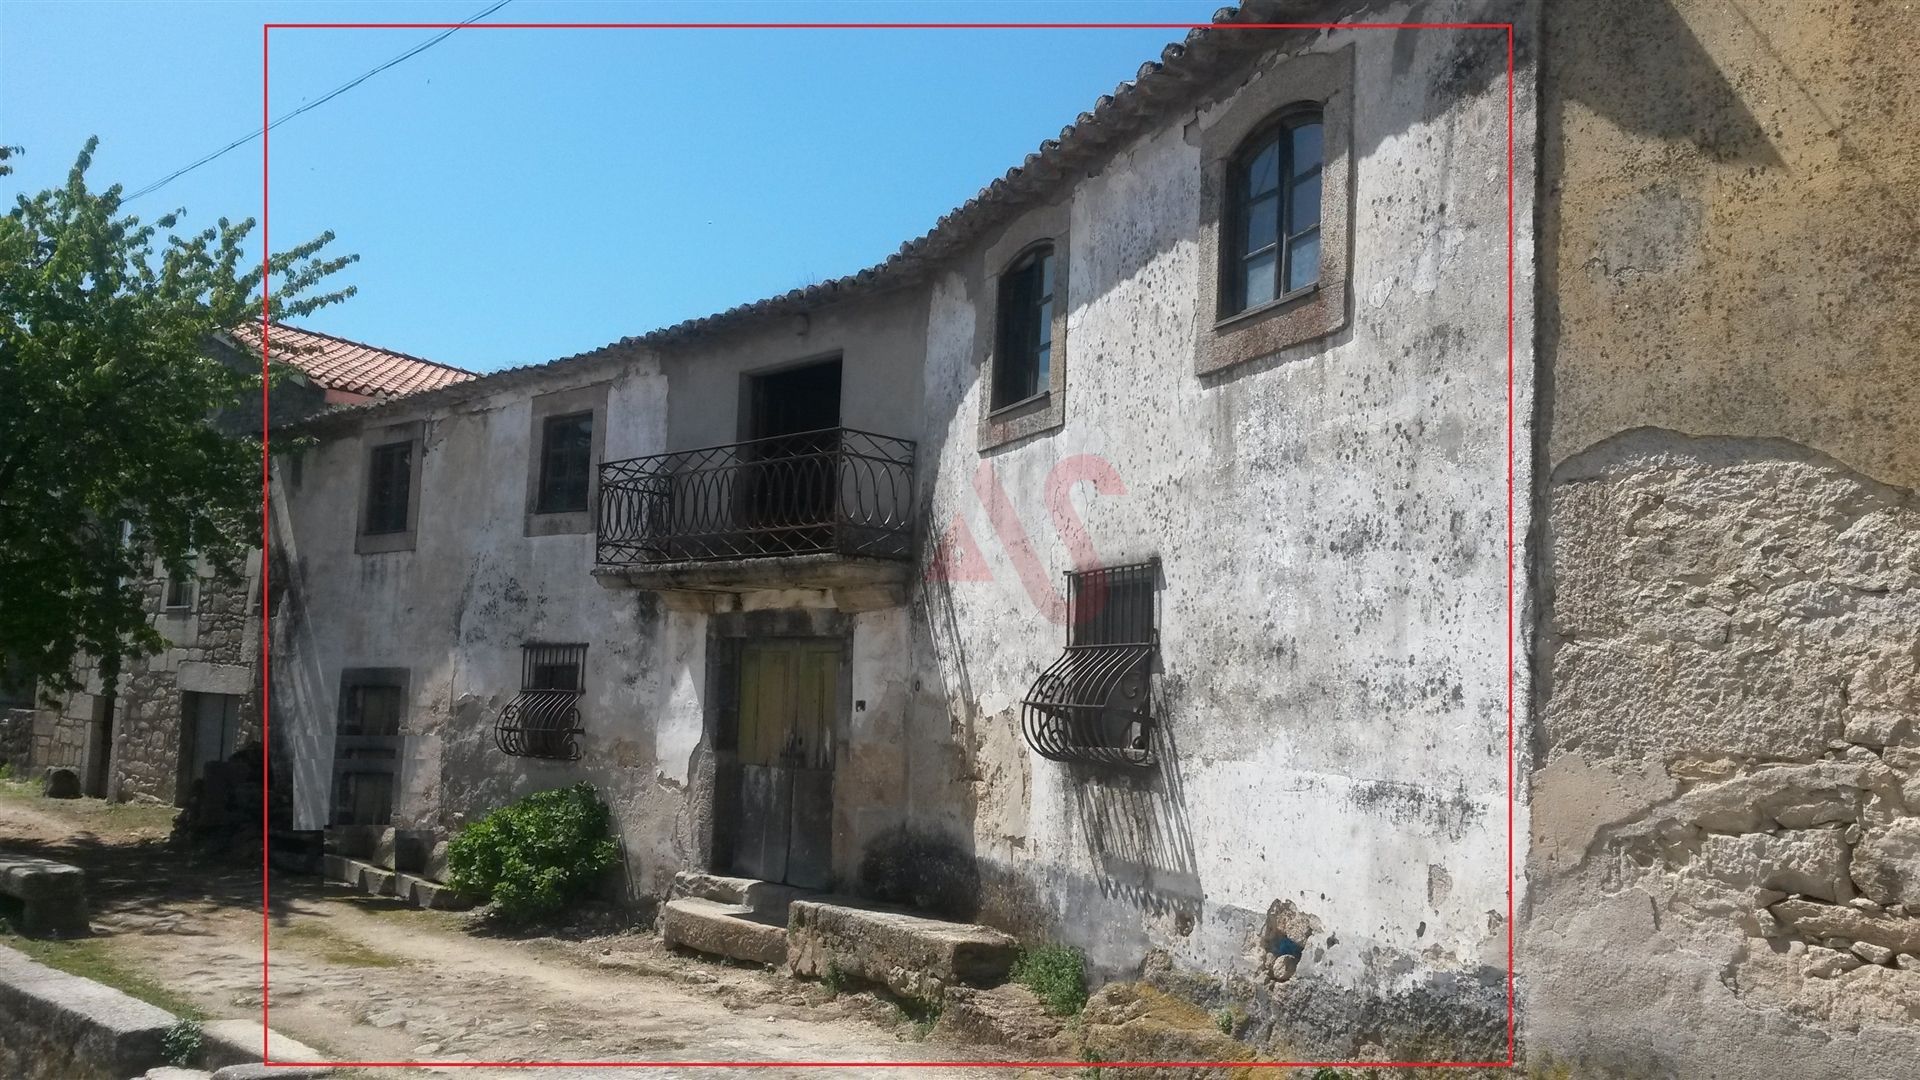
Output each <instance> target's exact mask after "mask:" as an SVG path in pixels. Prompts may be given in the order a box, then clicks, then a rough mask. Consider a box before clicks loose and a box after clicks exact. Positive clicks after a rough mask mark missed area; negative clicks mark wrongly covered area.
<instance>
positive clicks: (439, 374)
mask: <svg viewBox="0 0 1920 1080" xmlns="http://www.w3.org/2000/svg"><path fill="white" fill-rule="evenodd" d="M233 336H234V337H235V338H237V339H239V340H240V341H242V342H243V343H245V344H246V345H247V347H248V348H250V349H254V350H258V349H259V348H260V327H259V325H258V324H257V323H254V324H248V325H245V326H241V327H236V328H235V329H234V331H233ZM268 344H269V345H270V346H271V347H272V350H273V358H274V359H275V360H279V361H284V362H286V363H287V364H290V365H292V366H293V367H296V368H299V369H300V370H301V371H302V372H304V373H305V374H306V376H307V377H308V378H309V379H312V380H313V381H314V382H315V383H318V384H319V385H320V386H322V387H324V388H326V389H328V390H344V391H346V392H348V393H351V394H365V395H367V396H368V397H375V398H394V397H402V396H404V395H407V394H417V393H419V392H421V391H423V390H438V389H440V388H441V387H443V386H452V385H453V384H455V383H463V382H470V381H472V380H473V379H475V378H478V376H477V375H475V374H474V373H473V372H471V371H467V370H466V369H464V368H457V367H454V366H453V365H451V364H439V363H435V362H434V361H432V360H422V359H421V358H420V357H417V356H409V355H407V354H406V353H403V352H394V351H393V350H392V349H381V348H376V347H374V346H372V345H366V344H362V343H361V342H358V341H350V340H348V339H347V338H343V337H335V336H334V335H332V334H323V333H320V332H319V331H317V330H304V329H301V328H300V327H297V326H288V325H286V324H284V323H276V324H275V325H274V327H273V334H272V337H271V339H270V341H269V343H268Z"/></svg>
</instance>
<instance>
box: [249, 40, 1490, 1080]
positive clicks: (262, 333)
mask: <svg viewBox="0 0 1920 1080" xmlns="http://www.w3.org/2000/svg"><path fill="white" fill-rule="evenodd" d="M276 29H280V31H296V29H298V31H311V29H351V31H367V29H417V31H444V29H467V31H563V29H572V31H580V29H595V31H824V29H837V31H962V29H966V31H1020V29H1025V31H1194V29H1210V31H1344V29H1384V31H1496V29H1498V31H1505V37H1507V546H1505V548H1507V550H1505V557H1507V605H1505V607H1507V617H1505V632H1507V646H1505V653H1507V678H1505V692H1507V1059H1505V1061H1102V1063H1098V1065H1100V1068H1221V1067H1235V1068H1236V1067H1248V1068H1392V1067H1400V1068H1513V1067H1515V969H1513V821H1515V813H1513V798H1515V794H1513V782H1515V778H1513V759H1515V700H1513V698H1515V688H1513V661H1515V648H1513V626H1515V623H1513V615H1515V611H1513V584H1515V578H1513V573H1515V571H1513V536H1515V532H1513V528H1515V527H1513V455H1515V448H1513V432H1515V421H1513V404H1515V392H1513V373H1515V371H1513V92H1515V90H1513V23H261V27H259V69H261V86H259V115H261V138H259V242H261V282H259V323H261V327H259V340H261V405H259V419H261V457H259V471H261V490H259V519H261V561H259V575H261V596H267V590H269V584H271V582H269V573H271V571H269V559H267V546H269V544H271V536H273V519H271V505H269V488H271V459H273V446H271V429H269V423H267V421H269V409H267V398H269V390H267V356H269V334H271V319H269V296H271V292H269V279H271V273H273V248H271V246H269V242H267V234H269V233H267V229H269V217H267V206H269V204H267V175H269V173H267V161H269V156H267V146H269V138H271V131H269V127H271V123H273V117H271V113H269V108H267V94H269V75H267V73H269V61H267V50H269V40H271V31H276ZM259 636H261V642H259V653H261V717H259V723H261V748H263V749H265V748H267V746H269V742H267V740H269V726H271V724H269V715H271V705H273V686H271V682H273V676H271V671H273V669H271V663H273V661H271V636H273V634H271V621H269V619H263V621H261V628H259ZM269 757H271V755H269V753H261V765H259V771H261V788H263V790H265V792H269V796H271V780H269V771H267V761H269ZM271 803H273V799H271V798H263V799H261V811H259V815H261V822H259V824H261V832H259V872H261V876H259V901H261V903H259V907H261V942H259V970H261V986H259V990H261V997H259V1026H261V1063H263V1065H269V1067H282V1068H298V1067H313V1065H334V1067H342V1068H413V1067H438V1068H593V1067H601V1068H755V1067H766V1068H995V1067H1000V1068H1018V1067H1029V1068H1031V1067H1041V1068H1046V1067H1054V1068H1083V1067H1087V1063H1085V1061H332V1063H321V1061H273V1057H271V1053H269V1049H271V1047H269V1038H271V1036H269V1032H271V1028H269V1026H267V1013H269V963H267V955H269V938H271V934H273V919H271V915H269V911H271V905H269V874H271V869H269V865H267V846H269V842H267V836H269V817H267V815H269V809H267V807H269V805H271Z"/></svg>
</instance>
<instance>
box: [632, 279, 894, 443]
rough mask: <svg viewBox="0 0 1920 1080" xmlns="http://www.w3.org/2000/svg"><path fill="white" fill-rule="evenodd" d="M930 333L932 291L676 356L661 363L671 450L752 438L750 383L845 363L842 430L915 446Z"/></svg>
mask: <svg viewBox="0 0 1920 1080" xmlns="http://www.w3.org/2000/svg"><path fill="white" fill-rule="evenodd" d="M925 327H926V293H925V291H924V290H921V289H904V290H900V291H898V292H893V293H889V294H886V295H883V296H881V297H878V298H876V299H871V300H864V301H860V302H848V303H845V304H839V305H836V306H833V307H826V308H822V309H820V310H817V311H815V312H813V313H811V314H809V315H797V316H793V317H792V318H790V319H785V320H780V321H777V322H776V323H774V324H773V325H771V326H766V327H758V328H755V329H753V330H749V331H744V332H738V333H729V334H719V335H714V336H711V337H707V338H702V339H698V340H695V341H693V342H690V343H688V344H686V345H683V346H680V347H677V348H674V349H672V350H671V351H669V352H666V353H665V354H664V355H662V357H661V371H662V373H663V374H664V375H666V377H667V380H668V382H669V383H671V385H672V387H673V392H672V393H671V394H670V395H669V398H668V402H667V434H668V444H669V445H668V448H669V449H673V450H691V449H695V448H698V447H703V446H717V445H719V444H721V443H730V442H734V441H736V440H739V439H745V438H748V437H749V435H750V434H751V433H750V432H749V430H748V423H749V415H750V410H749V409H748V404H747V401H748V399H747V376H749V375H751V374H757V373H760V372H764V371H767V370H772V369H779V368H783V367H789V366H792V365H796V364H800V363H804V362H807V361H812V360H830V359H833V358H834V357H836V356H837V357H839V358H840V424H841V426H842V427H851V428H859V429H860V430H862V431H872V432H876V433H878V434H882V435H892V436H897V437H903V438H911V437H912V435H913V433H914V432H915V431H917V430H919V428H920V411H919V405H920V374H921V366H920V357H921V354H922V353H923V352H924V351H925V348H926V333H925Z"/></svg>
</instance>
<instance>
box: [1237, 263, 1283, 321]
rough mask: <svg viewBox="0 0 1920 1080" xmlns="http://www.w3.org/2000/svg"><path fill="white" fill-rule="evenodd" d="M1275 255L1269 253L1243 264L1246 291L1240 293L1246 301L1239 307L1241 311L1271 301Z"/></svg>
mask: <svg viewBox="0 0 1920 1080" xmlns="http://www.w3.org/2000/svg"><path fill="white" fill-rule="evenodd" d="M1276 254H1278V253H1277V252H1273V251H1269V252H1267V253H1266V254H1264V255H1255V256H1254V257H1253V258H1251V259H1248V260H1247V261H1246V262H1245V263H1244V264H1243V265H1244V273H1245V274H1246V282H1247V287H1246V290H1245V291H1244V292H1243V293H1242V295H1243V296H1244V297H1245V300H1246V302H1245V303H1243V304H1242V305H1241V307H1242V308H1243V309H1244V308H1250V307H1253V306H1254V305H1256V304H1264V303H1266V302H1267V301H1269V300H1271V299H1273V295H1274V294H1273V263H1274V256H1275V255H1276Z"/></svg>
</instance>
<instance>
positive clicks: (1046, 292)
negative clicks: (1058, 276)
mask: <svg viewBox="0 0 1920 1080" xmlns="http://www.w3.org/2000/svg"><path fill="white" fill-rule="evenodd" d="M1040 295H1041V296H1045V297H1051V296H1052V295H1053V252H1051V251H1049V252H1047V253H1046V254H1045V255H1042V256H1040Z"/></svg>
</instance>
